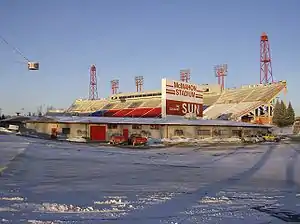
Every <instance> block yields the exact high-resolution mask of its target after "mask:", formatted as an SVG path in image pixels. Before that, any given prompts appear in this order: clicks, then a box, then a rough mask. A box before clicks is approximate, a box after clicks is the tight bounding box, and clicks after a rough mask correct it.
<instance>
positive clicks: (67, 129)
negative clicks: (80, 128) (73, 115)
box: [61, 128, 71, 135]
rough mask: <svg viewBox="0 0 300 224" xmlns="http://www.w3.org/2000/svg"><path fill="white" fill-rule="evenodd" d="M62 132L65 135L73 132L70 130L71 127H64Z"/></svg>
mask: <svg viewBox="0 0 300 224" xmlns="http://www.w3.org/2000/svg"><path fill="white" fill-rule="evenodd" d="M61 132H62V133H63V134H64V135H69V134H70V133H71V130H70V128H62V130H61Z"/></svg>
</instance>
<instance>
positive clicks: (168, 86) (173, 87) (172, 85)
mask: <svg viewBox="0 0 300 224" xmlns="http://www.w3.org/2000/svg"><path fill="white" fill-rule="evenodd" d="M166 86H167V87H171V88H174V86H173V85H168V84H167V85H166Z"/></svg>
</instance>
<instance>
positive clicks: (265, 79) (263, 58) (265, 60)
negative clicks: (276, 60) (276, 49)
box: [260, 32, 274, 84]
mask: <svg viewBox="0 0 300 224" xmlns="http://www.w3.org/2000/svg"><path fill="white" fill-rule="evenodd" d="M271 61H272V60H271V51H270V43H269V38H268V35H267V34H266V33H265V32H263V33H262V34H261V36H260V84H268V83H273V82H274V80H273V74H272V64H271Z"/></svg>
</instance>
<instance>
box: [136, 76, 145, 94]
mask: <svg viewBox="0 0 300 224" xmlns="http://www.w3.org/2000/svg"><path fill="white" fill-rule="evenodd" d="M134 79H135V86H136V91H137V92H142V87H143V84H144V77H143V76H136V77H135V78H134Z"/></svg>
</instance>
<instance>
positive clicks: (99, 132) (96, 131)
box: [90, 126, 106, 141]
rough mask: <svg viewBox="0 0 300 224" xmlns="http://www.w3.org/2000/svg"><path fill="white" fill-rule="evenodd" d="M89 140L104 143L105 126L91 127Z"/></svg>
mask: <svg viewBox="0 0 300 224" xmlns="http://www.w3.org/2000/svg"><path fill="white" fill-rule="evenodd" d="M90 138H91V140H92V141H106V126H91V127H90Z"/></svg>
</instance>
